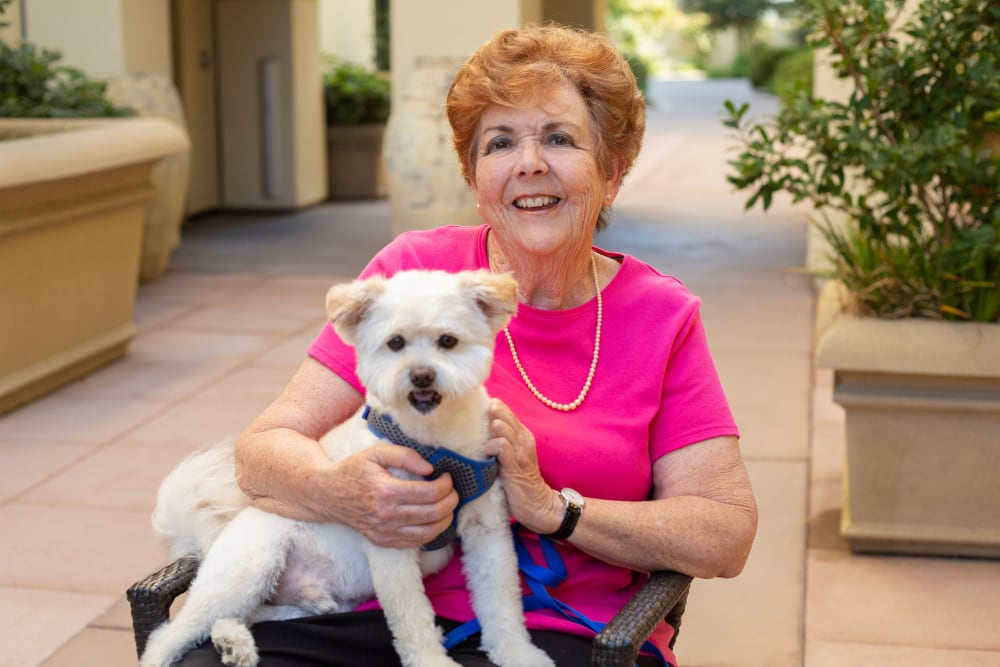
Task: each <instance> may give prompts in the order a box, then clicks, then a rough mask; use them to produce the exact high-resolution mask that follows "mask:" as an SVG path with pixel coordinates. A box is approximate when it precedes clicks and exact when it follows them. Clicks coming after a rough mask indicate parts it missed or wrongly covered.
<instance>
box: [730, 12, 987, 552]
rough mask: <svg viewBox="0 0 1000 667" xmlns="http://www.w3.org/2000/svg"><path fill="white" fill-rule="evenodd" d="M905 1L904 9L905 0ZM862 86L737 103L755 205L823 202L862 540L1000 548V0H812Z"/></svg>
mask: <svg viewBox="0 0 1000 667" xmlns="http://www.w3.org/2000/svg"><path fill="white" fill-rule="evenodd" d="M904 4H905V5H906V6H903V5H904ZM804 11H805V14H806V20H807V22H808V24H809V26H810V27H811V28H812V30H813V33H812V35H811V36H810V38H809V40H810V43H811V45H812V46H813V47H815V48H817V49H822V51H820V52H821V53H826V54H828V64H829V66H830V67H831V68H832V70H833V72H834V73H835V75H836V76H837V77H839V78H840V79H842V80H843V82H844V83H845V84H846V87H847V88H848V89H849V98H848V99H846V100H832V99H824V98H822V97H819V96H813V95H811V94H810V91H806V90H800V91H799V92H798V93H797V94H796V95H794V96H793V97H792V98H791V99H790V100H789V101H788V102H787V103H786V104H785V105H784V106H783V107H782V108H781V110H780V111H779V113H778V114H777V116H776V117H775V118H773V119H769V120H752V119H750V118H749V117H748V115H747V112H748V107H747V106H746V105H743V106H739V107H737V106H736V105H734V104H732V103H730V102H727V104H726V109H727V114H728V115H727V118H726V119H725V124H726V125H727V126H728V127H730V128H733V129H734V130H736V132H737V142H738V155H737V157H736V158H735V159H733V160H732V161H731V162H730V164H731V165H732V167H733V168H734V171H733V172H732V173H731V174H730V175H729V177H728V178H729V181H730V182H731V183H733V184H734V185H735V186H736V187H737V188H738V189H741V190H746V191H748V192H749V193H750V196H749V198H748V200H747V202H746V206H747V208H749V207H752V206H753V205H755V204H758V203H759V204H761V205H762V206H763V208H764V209H765V210H766V209H767V208H768V207H769V206H770V204H771V202H772V198H773V197H774V196H775V195H777V194H779V193H783V194H785V195H788V196H790V197H791V198H792V200H794V201H797V202H800V201H804V202H809V203H811V204H812V205H813V206H814V210H815V212H816V217H815V220H814V221H815V223H816V228H817V229H818V230H819V232H820V236H821V238H822V239H823V240H824V241H825V243H826V246H827V249H828V251H827V253H826V265H825V266H823V267H820V268H819V269H818V272H819V273H820V274H821V275H822V276H824V277H826V278H829V279H832V281H831V282H829V283H828V284H827V285H826V286H825V287H824V289H823V290H822V292H821V294H820V299H819V304H818V312H817V339H816V362H817V364H818V365H820V366H824V367H832V368H833V369H834V371H835V390H834V399H835V400H836V401H837V402H838V403H840V404H841V405H842V406H843V407H844V408H845V415H846V427H847V464H846V470H845V475H844V484H845V497H844V498H845V502H844V511H843V515H842V524H841V531H842V533H843V534H844V536H845V537H846V538H847V539H848V541H849V543H850V544H851V545H852V548H855V549H857V550H870V551H889V552H905V553H928V554H955V555H971V556H991V557H996V556H1000V485H998V484H996V480H995V474H994V472H993V471H994V470H995V469H996V461H997V459H998V458H1000V437H998V435H997V434H998V433H1000V325H998V324H997V323H998V321H1000V152H998V151H997V146H996V137H997V136H998V133H1000V4H998V3H996V2H995V1H994V0H923V1H922V2H920V3H919V5H918V4H917V3H916V2H909V3H903V2H900V1H896V2H893V1H891V0H890V1H889V2H885V1H883V0H848V1H847V2H842V1H834V0H808V2H806V3H804Z"/></svg>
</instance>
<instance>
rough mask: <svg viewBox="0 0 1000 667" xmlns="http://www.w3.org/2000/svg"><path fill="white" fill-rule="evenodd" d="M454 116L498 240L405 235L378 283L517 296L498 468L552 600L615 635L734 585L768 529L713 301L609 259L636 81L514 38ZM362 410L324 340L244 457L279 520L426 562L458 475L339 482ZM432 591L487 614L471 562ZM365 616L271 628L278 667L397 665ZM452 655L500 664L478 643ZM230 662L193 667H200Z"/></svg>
mask: <svg viewBox="0 0 1000 667" xmlns="http://www.w3.org/2000/svg"><path fill="white" fill-rule="evenodd" d="M447 110H448V118H449V120H450V122H451V125H452V128H453V130H454V143H455V147H456V149H457V152H458V155H459V158H460V160H461V163H462V170H463V173H464V175H465V178H466V180H467V181H468V183H469V186H470V187H471V189H472V191H473V193H474V194H475V199H476V206H477V208H478V209H479V214H480V216H481V217H482V219H483V221H484V223H485V224H483V225H482V226H479V227H457V226H443V227H440V228H438V229H435V230H430V231H422V232H411V233H407V234H403V235H401V236H400V237H398V238H397V239H395V240H394V241H393V242H392V243H390V244H389V245H388V246H387V247H386V248H385V249H383V250H382V251H381V252H379V253H378V255H377V256H376V257H375V258H374V259H373V260H372V261H371V263H370V264H369V266H368V267H367V268H366V269H365V271H364V273H363V275H369V274H374V273H382V274H386V275H389V274H392V273H394V272H396V271H400V270H404V269H444V270H447V271H458V270H463V269H481V268H489V269H490V270H492V271H495V272H511V273H513V275H514V276H515V277H516V279H517V281H518V285H519V294H518V297H519V309H518V314H517V316H516V318H515V319H514V320H513V321H512V322H511V324H510V326H509V327H508V328H507V329H506V330H505V331H504V332H503V336H502V337H501V338H500V340H498V345H497V350H496V356H495V360H494V368H493V373H492V375H491V377H490V379H489V381H488V383H487V389H488V390H489V392H490V395H491V396H493V397H494V399H493V402H492V407H491V414H490V418H491V422H490V441H489V443H488V449H489V451H490V453H492V454H494V455H496V456H497V458H498V460H499V463H500V476H501V479H502V480H503V484H504V489H505V491H506V493H507V497H508V500H509V505H510V510H511V513H512V515H513V518H514V519H515V520H516V521H517V522H518V523H520V525H521V526H522V527H523V528H522V530H521V531H520V533H519V534H520V536H521V538H522V539H523V540H524V542H525V544H526V546H527V548H528V550H529V552H531V553H537V550H538V541H539V537H538V536H539V535H548V536H551V537H553V538H554V539H555V540H556V541H555V544H556V546H557V549H558V552H559V555H560V556H561V557H562V559H563V561H564V563H565V565H566V568H567V570H568V572H569V576H568V578H567V580H566V581H565V582H564V583H563V584H561V585H559V586H557V587H555V588H553V589H551V593H552V594H553V596H554V597H556V598H558V599H559V600H560V601H562V602H564V603H566V604H568V605H569V606H571V607H573V608H575V609H576V610H578V611H579V612H580V613H582V614H583V615H585V616H587V617H589V618H591V619H593V620H594V621H598V622H605V621H607V620H608V619H610V618H611V616H612V615H613V614H614V613H615V611H617V610H618V609H619V608H620V607H621V606H622V605H623V603H624V602H625V601H626V600H627V599H628V598H629V597H630V596H631V595H632V594H633V593H634V592H635V590H636V589H637V588H638V587H639V586H640V585H641V583H642V581H643V578H644V575H642V574H641V573H645V572H649V571H652V570H660V569H672V570H678V571H680V572H685V573H688V574H690V575H693V576H695V577H733V576H735V575H737V574H739V572H740V571H741V570H742V568H743V566H744V563H745V562H746V559H747V556H748V554H749V551H750V546H751V543H752V541H753V538H754V534H755V532H756V525H757V511H756V505H755V502H754V498H753V494H752V491H751V488H750V484H749V482H748V479H747V475H746V471H745V468H744V464H743V461H742V458H741V456H740V451H739V447H738V441H737V438H738V432H737V428H736V425H735V424H734V422H733V418H732V416H731V413H730V410H729V407H728V405H727V403H726V399H725V396H724V394H723V391H722V388H721V386H720V383H719V380H718V377H717V374H716V371H715V368H714V365H713V362H712V359H711V356H710V354H709V351H708V347H707V345H706V340H705V335H704V332H703V329H702V324H701V320H700V316H699V301H698V299H697V298H695V297H694V296H692V295H691V293H690V292H689V291H688V290H687V289H686V288H685V287H684V285H683V284H681V282H680V281H678V280H677V279H676V278H672V277H670V276H667V275H664V274H662V273H660V272H659V271H658V270H656V269H654V268H652V267H650V266H648V265H646V264H644V263H642V262H640V261H638V260H637V259H635V258H634V257H631V256H628V255H623V254H620V253H615V252H611V251H608V250H603V249H601V248H598V247H596V246H594V235H595V233H596V232H597V231H599V230H600V229H602V228H603V227H604V226H605V225H606V224H607V218H608V213H609V209H610V206H611V204H612V203H613V202H614V201H615V198H616V197H617V195H618V192H619V189H620V187H621V184H622V179H623V178H624V176H625V174H626V173H627V172H628V170H629V168H630V166H631V165H632V163H633V161H634V159H635V157H636V154H637V153H638V151H639V146H640V144H641V140H642V134H643V130H644V125H645V120H644V114H645V106H644V102H643V98H642V95H641V93H640V92H639V91H638V89H637V88H636V84H635V79H634V77H633V76H632V73H631V71H630V69H629V67H628V65H627V63H626V62H625V61H624V60H623V59H622V57H621V55H620V54H619V52H618V51H617V50H616V49H615V47H614V46H613V45H612V44H611V43H610V42H609V41H608V40H607V39H605V38H604V37H601V36H598V35H594V34H590V33H586V32H583V31H578V30H574V29H568V28H562V27H556V26H534V27H527V28H523V29H520V30H506V31H503V32H501V33H499V34H498V35H496V36H495V37H494V38H493V39H492V40H490V41H489V42H488V43H486V44H485V45H484V46H483V47H482V48H481V49H480V50H479V51H478V52H477V53H476V54H475V55H473V56H472V58H471V59H470V60H469V61H468V62H467V63H466V64H465V65H464V66H463V67H462V69H461V70H460V71H459V73H458V75H457V77H456V79H455V81H454V84H453V85H452V87H451V90H450V92H449V95H448V100H447ZM446 222H447V221H442V223H446ZM363 401H364V389H363V387H362V386H361V384H360V383H359V381H358V378H357V376H356V375H355V372H354V356H353V351H352V350H351V348H349V347H347V346H346V345H345V344H344V343H343V342H342V341H340V340H339V338H338V337H337V335H336V333H334V332H333V330H332V329H331V328H329V327H326V328H325V329H324V330H323V331H322V332H321V333H320V334H319V336H318V337H317V338H316V340H315V341H314V343H313V344H312V346H311V347H310V349H309V355H308V358H307V359H306V360H305V361H304V362H303V364H302V366H301V368H300V369H299V370H298V372H297V373H296V375H295V376H294V377H293V379H292V380H291V382H290V383H289V384H288V386H287V387H286V388H285V390H284V391H283V392H282V394H281V395H280V396H279V397H278V399H277V400H276V401H275V402H274V403H273V404H272V405H271V406H270V407H268V408H267V409H266V410H265V411H264V412H263V414H261V415H260V416H259V417H258V418H257V419H256V421H254V422H253V424H252V425H251V426H250V427H249V428H248V429H247V430H246V432H245V433H243V435H242V437H241V438H240V441H239V443H238V446H237V463H238V474H239V481H240V485H241V487H242V488H243V489H244V490H245V491H246V492H247V494H248V495H250V496H251V497H252V498H253V499H254V504H255V505H256V506H257V507H259V508H262V509H265V510H269V511H273V512H277V513H280V514H283V515H287V516H290V517H295V518H298V519H303V520H310V521H335V522H341V523H344V524H347V525H349V526H352V527H354V528H356V529H357V530H359V531H361V532H362V533H364V534H365V535H366V536H367V537H368V538H369V539H371V540H372V541H373V542H375V543H377V544H381V545H385V546H398V547H413V546H419V545H422V544H425V543H427V542H428V541H430V540H431V539H432V538H434V537H435V536H436V535H438V534H439V533H441V532H442V531H443V530H444V529H445V528H446V527H447V526H448V525H449V524H450V522H451V518H452V516H451V515H452V511H453V510H454V508H455V507H456V504H457V502H458V498H457V496H456V493H455V490H454V489H453V487H452V484H451V481H450V479H449V478H448V477H447V476H443V477H440V478H438V479H436V480H434V481H404V480H399V479H397V478H395V477H393V476H392V475H390V474H389V473H388V472H387V471H386V468H387V467H398V468H404V469H406V470H409V471H411V472H413V473H416V474H417V475H426V474H429V473H430V472H431V466H430V464H428V463H427V462H426V461H424V459H422V458H421V457H420V456H419V454H418V453H417V452H416V451H414V450H412V449H409V448H404V447H398V446H394V445H390V444H385V445H382V446H378V447H375V448H373V449H370V450H367V451H365V452H362V453H361V454H358V455H356V456H354V457H353V458H349V459H346V460H343V461H339V462H336V463H334V462H331V461H330V460H329V459H328V458H327V457H326V456H325V455H324V454H323V452H322V451H321V449H320V447H319V445H318V443H317V439H318V438H320V437H321V436H322V435H323V434H324V433H326V432H327V431H328V430H329V429H330V428H331V427H333V426H334V425H336V424H338V423H340V422H341V421H343V420H344V419H346V418H348V417H349V416H350V415H352V414H353V413H354V412H355V411H356V410H357V408H358V407H359V406H360V405H361V404H362V402H363ZM426 588H427V592H428V595H429V596H430V598H431V600H432V602H433V604H434V608H435V610H436V613H437V614H438V616H439V622H440V623H441V624H442V626H443V627H445V628H446V629H447V628H450V627H452V626H455V625H457V624H458V623H460V622H463V621H466V620H468V619H470V618H471V617H472V616H473V614H472V611H471V607H470V604H469V600H468V594H467V592H466V588H465V580H464V578H463V576H462V572H461V568H460V564H459V559H458V558H455V559H453V560H452V562H451V564H450V565H449V566H447V567H446V568H445V569H444V570H443V571H441V572H440V573H438V574H436V575H433V576H431V577H429V578H428V579H427V580H426ZM371 607H372V608H365V609H362V610H356V611H354V612H349V613H345V614H336V615H329V616H320V617H313V618H307V619H300V620H297V621H282V622H269V623H261V624H258V625H257V626H255V627H254V633H255V635H256V638H257V644H258V647H259V649H260V652H261V656H262V665H263V666H264V667H268V666H269V665H345V666H346V665H366V666H368V665H382V664H385V665H394V664H395V665H398V664H399V663H398V659H397V658H396V656H395V654H394V653H393V649H392V645H391V640H390V636H389V632H388V629H387V628H386V625H385V620H384V617H383V616H382V615H381V612H380V611H378V610H377V608H374V605H371ZM526 616H527V622H528V626H529V628H531V629H532V637H533V639H534V641H535V642H536V644H537V645H538V646H540V647H541V648H542V649H544V650H545V651H547V652H548V653H549V654H550V655H551V656H552V657H553V659H554V660H555V661H556V662H557V663H558V664H560V665H573V666H578V665H582V664H589V660H590V650H591V644H590V640H591V637H592V632H591V631H590V630H587V629H586V628H584V627H582V626H580V625H578V624H576V623H574V622H572V621H570V620H567V619H565V618H563V617H561V616H559V615H558V614H555V613H553V612H551V611H549V610H544V609H543V610H539V611H534V612H529V613H527V614H526ZM672 632H673V630H672V629H671V628H670V627H669V626H667V625H666V624H661V626H660V627H658V628H657V629H656V630H655V631H654V634H653V637H652V638H651V639H652V642H653V643H654V644H655V645H656V646H657V647H659V649H660V650H661V651H662V652H663V654H664V655H665V656H666V659H667V660H668V661H670V662H671V663H672V662H673V655H672V654H671V653H670V651H669V649H668V648H667V643H668V641H669V639H670V637H671V635H672ZM451 654H452V656H453V657H454V658H455V659H456V660H457V661H458V662H460V663H462V664H466V665H488V664H490V663H489V661H488V660H487V658H486V657H485V656H484V655H483V654H482V653H480V652H479V651H478V648H477V641H476V640H475V639H471V640H469V641H467V642H465V643H463V644H461V645H459V646H458V647H457V648H456V649H454V650H453V651H452V653H451ZM215 660H216V658H215V654H214V651H211V650H198V651H195V652H192V653H191V654H189V656H188V658H187V660H186V661H185V662H184V664H188V665H193V664H211V662H212V661H215ZM201 661H209V662H201ZM641 661H643V662H641V664H650V665H652V664H659V661H658V659H656V658H653V657H651V656H644V657H642V658H641Z"/></svg>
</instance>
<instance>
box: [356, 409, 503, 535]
mask: <svg viewBox="0 0 1000 667" xmlns="http://www.w3.org/2000/svg"><path fill="white" fill-rule="evenodd" d="M362 417H363V418H364V419H365V421H367V422H368V430H369V431H371V432H372V433H374V434H375V435H377V436H378V437H379V438H381V439H383V440H388V441H389V442H391V443H392V444H394V445H402V446H403V447H409V448H410V449H414V450H416V451H417V453H418V454H420V455H421V456H422V457H424V458H425V459H426V460H427V461H428V462H429V463H430V464H431V465H433V466H434V472H432V473H431V474H429V475H426V476H425V477H424V479H427V480H431V479H437V478H438V477H440V476H441V474H442V473H445V472H447V473H451V481H452V484H453V485H454V487H455V491H456V492H458V507H456V508H455V513H454V515H453V518H452V520H451V525H450V526H449V527H448V528H447V529H445V531H444V532H443V533H441V534H440V535H438V536H437V537H435V538H434V539H433V540H431V541H430V542H428V543H427V544H425V545H424V546H423V547H421V548H422V549H423V550H424V551H434V550H436V549H441V548H443V547H446V546H448V545H449V544H451V543H452V542H454V541H455V540H456V539H457V538H458V512H459V510H460V509H462V507H464V506H465V505H466V504H467V503H470V502H472V501H473V500H475V499H476V498H478V497H479V496H481V495H483V494H484V493H486V492H487V491H488V490H489V489H490V487H491V486H493V482H494V481H496V478H497V475H498V474H499V472H500V470H499V466H498V465H497V460H496V457H490V458H489V459H487V460H485V461H477V460H476V459H470V458H468V457H466V456H462V455H461V454H459V453H457V452H453V451H452V450H450V449H448V448H446V447H434V446H433V445H425V444H423V443H421V442H418V441H416V440H414V439H413V438H410V437H409V436H408V435H406V434H405V433H403V431H402V429H400V428H399V424H397V423H396V422H395V421H393V419H392V417H390V416H389V415H387V414H385V413H382V412H379V411H378V410H373V409H372V408H371V406H368V405H366V406H365V411H364V413H363V414H362Z"/></svg>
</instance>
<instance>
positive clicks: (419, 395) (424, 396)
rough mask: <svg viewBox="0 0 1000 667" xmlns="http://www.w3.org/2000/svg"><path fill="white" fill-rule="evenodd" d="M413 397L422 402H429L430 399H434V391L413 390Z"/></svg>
mask: <svg viewBox="0 0 1000 667" xmlns="http://www.w3.org/2000/svg"><path fill="white" fill-rule="evenodd" d="M413 398H415V399H416V400H418V401H420V402H422V403H429V402H431V401H433V400H434V392H433V391H415V392H413Z"/></svg>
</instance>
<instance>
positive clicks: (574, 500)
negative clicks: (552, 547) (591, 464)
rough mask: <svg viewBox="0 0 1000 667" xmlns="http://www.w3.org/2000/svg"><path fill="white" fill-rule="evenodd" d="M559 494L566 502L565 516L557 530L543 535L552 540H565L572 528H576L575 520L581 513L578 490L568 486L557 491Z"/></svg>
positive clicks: (581, 502) (582, 502)
mask: <svg viewBox="0 0 1000 667" xmlns="http://www.w3.org/2000/svg"><path fill="white" fill-rule="evenodd" d="M559 496H560V497H561V498H562V499H563V502H565V503H566V516H564V517H563V522H562V525H561V526H559V530H557V531H556V532H554V533H549V534H548V535H546V536H545V537H550V538H552V539H553V540H565V539H566V538H567V537H569V536H570V535H572V534H573V529H574V528H576V522H577V521H579V520H580V515H581V514H583V504H584V501H583V496H581V495H580V494H579V493H578V492H576V491H574V490H573V489H570V488H565V489H563V490H562V491H560V492H559Z"/></svg>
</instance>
